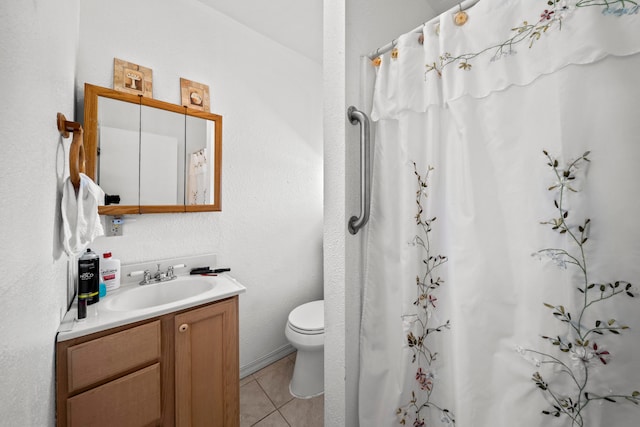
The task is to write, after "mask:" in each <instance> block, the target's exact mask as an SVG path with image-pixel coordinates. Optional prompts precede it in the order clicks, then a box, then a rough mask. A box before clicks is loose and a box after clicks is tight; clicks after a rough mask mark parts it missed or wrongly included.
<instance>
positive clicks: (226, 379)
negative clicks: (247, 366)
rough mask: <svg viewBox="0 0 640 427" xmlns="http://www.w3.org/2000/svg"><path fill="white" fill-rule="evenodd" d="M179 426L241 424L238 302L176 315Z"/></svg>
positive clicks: (197, 426)
mask: <svg viewBox="0 0 640 427" xmlns="http://www.w3.org/2000/svg"><path fill="white" fill-rule="evenodd" d="M174 325H175V326H174V327H175V373H176V377H175V402H176V426H177V427H200V426H203V427H218V426H220V427H237V426H239V424H240V409H239V402H240V391H239V381H240V379H239V376H240V372H239V366H238V365H239V360H238V298H237V297H233V298H230V299H227V300H224V301H221V302H218V303H216V304H213V305H209V306H206V307H202V308H198V309H195V310H191V311H188V312H184V313H180V314H177V315H176V316H175V323H174Z"/></svg>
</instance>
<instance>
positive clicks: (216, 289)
mask: <svg viewBox="0 0 640 427" xmlns="http://www.w3.org/2000/svg"><path fill="white" fill-rule="evenodd" d="M194 277H197V278H198V280H206V281H210V282H211V283H212V284H213V287H212V289H211V290H208V291H206V292H203V293H200V294H198V295H195V296H192V297H189V298H185V299H181V300H179V301H174V302H171V303H167V304H162V305H157V306H154V307H148V308H141V309H136V310H126V311H117V310H112V309H110V307H109V306H110V304H109V303H108V302H109V298H115V297H116V296H118V295H122V294H124V293H125V292H127V291H129V290H134V289H138V288H140V285H138V284H127V285H122V286H121V287H120V288H119V289H116V290H115V291H112V292H109V293H108V294H107V295H106V296H105V297H103V298H101V299H100V302H98V303H97V304H93V305H90V306H88V307H87V317H86V319H82V320H81V321H78V320H76V317H77V300H76V301H74V303H73V306H72V307H71V309H69V311H68V312H67V314H66V315H65V316H64V318H63V319H62V323H61V324H60V327H59V328H58V334H57V341H66V340H70V339H72V338H78V337H82V336H85V335H89V334H92V333H94V332H100V331H104V330H107V329H110V328H114V327H116V326H122V325H127V324H130V323H134V322H139V321H141V320H146V319H151V318H153V317H157V316H161V315H163V314H167V313H172V312H175V311H179V310H184V309H187V308H190V307H195V306H197V305H201V304H206V303H209V302H213V301H218V300H222V299H224V298H229V297H232V296H234V295H239V294H241V293H243V292H245V291H246V288H245V287H244V286H242V285H241V284H240V283H239V282H238V281H237V280H236V279H234V278H233V277H231V276H229V275H228V274H226V273H224V274H219V275H217V276H178V278H177V279H175V280H173V281H170V282H161V283H157V284H150V285H145V286H162V285H163V284H165V283H179V282H180V281H181V280H187V279H193V278H194Z"/></svg>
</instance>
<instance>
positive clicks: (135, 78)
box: [113, 58, 153, 98]
mask: <svg viewBox="0 0 640 427" xmlns="http://www.w3.org/2000/svg"><path fill="white" fill-rule="evenodd" d="M113 88H114V89H115V90H119V91H121V92H128V93H133V94H135V95H142V96H146V97H147V98H153V79H152V71H151V68H147V67H143V66H141V65H138V64H134V63H133V62H127V61H123V60H122V59H118V58H113Z"/></svg>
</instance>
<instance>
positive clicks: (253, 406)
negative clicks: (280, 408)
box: [240, 381, 276, 427]
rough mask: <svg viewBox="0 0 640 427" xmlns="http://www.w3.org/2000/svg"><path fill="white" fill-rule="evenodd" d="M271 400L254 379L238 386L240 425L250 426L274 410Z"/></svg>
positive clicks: (243, 426)
mask: <svg viewBox="0 0 640 427" xmlns="http://www.w3.org/2000/svg"><path fill="white" fill-rule="evenodd" d="M275 409H276V408H275V407H274V406H273V403H271V400H269V398H268V397H267V395H266V394H264V391H263V390H262V388H261V387H260V386H259V385H258V383H257V382H256V381H251V382H249V383H247V384H245V385H243V386H242V387H240V426H241V427H250V426H252V425H254V424H255V423H257V422H258V421H260V420H261V419H263V418H264V417H266V416H267V415H269V414H270V413H271V412H273V411H275Z"/></svg>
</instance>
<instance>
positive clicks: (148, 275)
mask: <svg viewBox="0 0 640 427" xmlns="http://www.w3.org/2000/svg"><path fill="white" fill-rule="evenodd" d="M142 275H144V277H143V279H142V281H141V282H140V284H141V285H146V284H148V283H149V282H151V272H150V271H149V270H138V271H132V272H131V273H129V274H127V276H129V277H136V276H142Z"/></svg>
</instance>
